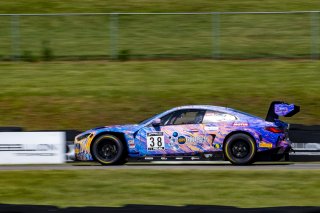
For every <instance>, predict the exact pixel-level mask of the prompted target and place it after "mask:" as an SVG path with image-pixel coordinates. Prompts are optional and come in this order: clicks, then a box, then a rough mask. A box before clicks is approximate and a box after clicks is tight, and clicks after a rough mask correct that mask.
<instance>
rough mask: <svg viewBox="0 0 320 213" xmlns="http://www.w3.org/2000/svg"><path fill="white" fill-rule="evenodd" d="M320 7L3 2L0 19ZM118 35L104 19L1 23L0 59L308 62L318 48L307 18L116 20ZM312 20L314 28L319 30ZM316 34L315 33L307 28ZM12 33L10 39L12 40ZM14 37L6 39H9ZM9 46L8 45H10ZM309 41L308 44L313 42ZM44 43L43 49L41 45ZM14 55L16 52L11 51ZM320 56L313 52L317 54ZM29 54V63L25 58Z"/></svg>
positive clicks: (248, 1)
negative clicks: (123, 55)
mask: <svg viewBox="0 0 320 213" xmlns="http://www.w3.org/2000/svg"><path fill="white" fill-rule="evenodd" d="M316 8H320V3H319V1H308V2H306V1H304V2H302V1H299V0H294V1H290V0H284V1H281V3H279V1H276V0H268V1H264V3H263V4H261V2H259V1H253V0H245V1H241V2H238V1H231V0H227V1H226V0H220V1H211V0H202V1H191V0H188V1H182V0H174V1H165V0H162V1H146V0H139V1H134V0H130V1H128V0H127V1H121V2H120V1H97V0H95V1H94V0H86V1H81V2H78V1H74V0H72V1H54V2H52V1H43V0H41V1H40V0H36V1H26V0H20V1H2V2H0V13H6V14H8V13H18V14H19V13H63V12H82V13H83V12H208V11H209V12H211V11H288V10H316ZM118 18H119V20H118V24H113V25H114V26H115V25H117V26H118V27H119V29H118V30H112V27H111V24H110V16H109V15H106V16H72V17H52V16H50V17H39V16H34V17H25V16H23V17H20V19H19V23H18V24H17V25H19V27H20V28H19V30H13V25H12V23H11V22H12V19H11V18H10V17H0V28H1V31H0V60H1V59H2V60H10V59H12V56H13V55H14V54H17V55H20V57H26V58H30V57H31V58H34V60H40V59H41V57H42V52H43V50H44V49H45V48H49V49H50V50H51V51H52V53H53V55H54V57H58V58H61V57H62V58H69V59H74V58H76V59H84V58H110V56H111V54H112V52H113V51H115V52H118V53H120V52H121V51H128V52H129V57H132V58H162V57H165V58H176V57H178V58H211V57H222V58H274V57H275V58H279V57H291V58H310V57H311V56H310V54H311V51H314V52H315V51H316V50H317V49H319V46H320V37H319V36H317V38H311V34H312V30H311V28H310V25H311V16H310V14H289V15H288V14H271V15H261V14H259V15H255V14H247V15H243V14H241V15H221V16H219V17H217V16H214V17H213V16H212V15H135V16H133V15H121V16H119V17H118ZM319 21H320V20H319V17H316V16H315V19H314V22H313V25H314V26H316V25H317V24H318V25H319ZM313 29H314V30H313V32H316V27H314V28H313ZM13 32H15V33H13ZM13 34H14V35H15V37H12V35H13ZM13 41H14V42H13ZM312 42H313V43H312ZM45 43H46V45H44V44H45ZM14 48H16V49H15V50H14ZM318 54H319V53H318ZM30 55H31V56H30Z"/></svg>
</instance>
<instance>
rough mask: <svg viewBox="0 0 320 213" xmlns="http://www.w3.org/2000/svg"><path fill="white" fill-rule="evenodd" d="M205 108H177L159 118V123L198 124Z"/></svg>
mask: <svg viewBox="0 0 320 213" xmlns="http://www.w3.org/2000/svg"><path fill="white" fill-rule="evenodd" d="M204 113H205V110H197V109H189V110H179V111H176V112H173V113H170V114H168V115H165V116H164V117H162V118H161V125H162V126H164V125H182V124H200V123H201V122H202V119H203V116H204Z"/></svg>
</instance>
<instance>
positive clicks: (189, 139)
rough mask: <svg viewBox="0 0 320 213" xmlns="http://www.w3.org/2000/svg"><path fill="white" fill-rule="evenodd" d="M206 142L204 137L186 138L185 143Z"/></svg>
mask: <svg viewBox="0 0 320 213" xmlns="http://www.w3.org/2000/svg"><path fill="white" fill-rule="evenodd" d="M207 140H208V137H206V136H196V137H187V143H204V142H206V141H207Z"/></svg>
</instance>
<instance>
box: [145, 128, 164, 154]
mask: <svg viewBox="0 0 320 213" xmlns="http://www.w3.org/2000/svg"><path fill="white" fill-rule="evenodd" d="M147 149H148V150H149V151H152V150H165V146H164V134H163V132H148V133H147Z"/></svg>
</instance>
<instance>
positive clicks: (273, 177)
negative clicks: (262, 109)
mask: <svg viewBox="0 0 320 213" xmlns="http://www.w3.org/2000/svg"><path fill="white" fill-rule="evenodd" d="M319 175H320V172H319V171H277V172H274V171H249V170H248V171H205V170H203V171H187V170H181V171H171V170H170V171H168V170H154V171H152V170H143V171H142V170H112V169H110V170H109V169H108V170H104V171H101V170H96V171H8V172H7V171H6V172H5V171H2V172H1V179H0V184H1V188H0V200H1V203H5V204H37V205H57V206H61V207H66V206H123V205H126V204H146V205H147V204H150V205H151V204H154V205H179V206H180V205H188V204H191V205H192V204H196V205H226V206H238V207H272V206H315V205H316V204H317V203H319V199H320V195H319V191H318V189H319V187H320V182H319V180H318V177H319Z"/></svg>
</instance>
